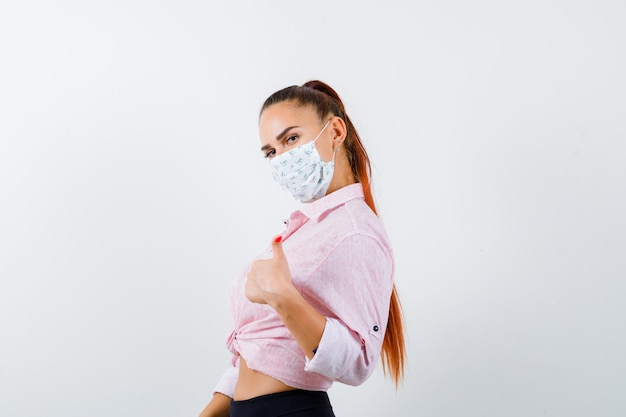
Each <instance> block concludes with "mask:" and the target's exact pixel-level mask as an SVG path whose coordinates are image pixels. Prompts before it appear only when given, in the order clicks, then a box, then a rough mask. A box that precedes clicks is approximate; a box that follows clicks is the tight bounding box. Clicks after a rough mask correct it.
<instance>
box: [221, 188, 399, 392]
mask: <svg viewBox="0 0 626 417" xmlns="http://www.w3.org/2000/svg"><path fill="white" fill-rule="evenodd" d="M286 224H287V227H286V229H285V230H284V232H283V233H282V236H283V250H284V252H285V255H286V256H287V260H288V262H289V269H290V271H291V275H292V280H293V283H294V285H295V286H296V288H297V289H298V290H299V291H300V292H301V293H302V295H303V297H304V298H305V299H306V300H307V302H309V303H310V304H311V305H312V306H313V307H315V309H317V311H319V312H320V313H321V314H322V315H324V316H325V317H326V326H325V328H324V332H323V334H322V339H321V341H320V344H319V347H318V349H317V352H316V353H315V356H314V357H313V359H311V360H309V359H308V358H307V357H306V356H305V355H304V353H303V352H302V350H301V349H300V347H299V346H298V344H297V342H296V341H295V339H294V338H293V336H292V335H291V333H290V332H289V330H288V329H287V327H285V325H284V324H283V322H282V321H281V319H280V318H279V316H278V314H276V312H275V311H274V309H273V308H271V307H270V306H268V305H264V304H255V303H252V302H250V301H248V299H247V298H246V297H245V293H244V285H245V280H246V274H247V272H248V270H249V267H250V264H248V265H247V266H246V267H245V268H244V270H243V271H242V273H241V275H240V277H239V279H238V280H236V281H235V282H234V283H233V286H232V288H231V312H232V319H233V324H234V326H233V329H232V331H231V332H230V334H229V335H228V338H227V347H228V349H229V350H230V351H231V352H232V353H233V358H232V364H231V365H232V366H231V367H230V368H229V369H228V370H227V371H226V372H225V373H224V375H223V376H222V378H221V379H220V381H219V382H218V384H217V386H216V387H215V391H216V392H221V393H223V394H225V395H228V396H229V397H231V398H232V397H233V392H234V389H235V384H236V382H237V376H238V364H239V356H240V355H241V356H242V357H243V358H245V360H246V363H247V364H248V366H249V367H250V368H251V369H254V370H257V371H259V372H262V373H264V374H267V375H270V376H272V377H274V378H276V379H279V380H281V381H282V382H284V383H285V384H287V385H289V386H292V387H295V388H300V389H306V390H314V391H326V390H328V389H329V388H330V387H331V385H332V383H333V381H339V382H342V383H345V384H349V385H359V384H361V383H363V382H364V381H365V380H366V379H367V378H368V377H369V376H370V375H371V374H372V372H373V371H374V368H375V366H376V364H377V363H378V359H379V356H380V350H381V345H382V341H383V337H384V332H385V329H386V326H387V317H388V314H389V300H390V297H391V290H392V285H393V274H394V261H393V253H392V249H391V247H390V244H389V241H388V239H387V235H386V232H385V229H384V227H383V224H382V222H381V221H380V219H379V218H378V217H377V216H376V215H375V214H374V213H373V212H372V210H371V209H370V208H369V207H368V206H367V204H366V203H365V200H364V199H363V188H362V187H361V184H352V185H349V186H346V187H343V188H341V189H339V190H337V191H334V192H332V193H330V194H328V195H326V196H324V197H323V198H321V199H319V200H316V201H314V202H312V203H308V204H303V206H302V208H301V209H300V210H297V211H295V212H294V213H292V214H291V216H290V217H289V220H288V221H287V222H286ZM268 257H271V250H270V247H269V246H268V248H267V249H266V250H265V251H264V252H263V253H262V254H261V255H260V256H259V258H268Z"/></svg>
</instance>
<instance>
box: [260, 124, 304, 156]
mask: <svg viewBox="0 0 626 417" xmlns="http://www.w3.org/2000/svg"><path fill="white" fill-rule="evenodd" d="M296 127H299V126H289V127H288V128H286V129H284V130H283V131H282V132H280V133H279V134H278V135H276V140H280V138H282V137H283V136H285V135H286V134H287V132H289V131H290V130H291V129H293V128H296ZM271 146H272V145H269V144H266V145H263V146H261V151H264V150H266V149H267V148H270V147H271Z"/></svg>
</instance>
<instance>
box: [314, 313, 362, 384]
mask: <svg viewBox="0 0 626 417" xmlns="http://www.w3.org/2000/svg"><path fill="white" fill-rule="evenodd" d="M361 345H362V343H361V341H360V339H359V338H358V337H356V334H354V333H353V332H351V331H350V330H348V328H347V327H346V326H344V325H343V324H342V323H341V322H340V321H339V320H337V319H333V318H329V317H326V326H325V327H324V332H323V333H322V339H321V340H320V344H319V346H318V347H317V351H316V353H315V356H313V359H309V358H308V357H306V356H305V365H304V370H305V371H307V372H316V373H318V374H322V375H324V376H326V377H328V378H331V379H336V378H338V377H340V376H341V375H343V374H344V373H345V372H346V370H347V369H348V367H350V365H351V364H352V363H354V361H355V359H356V358H357V357H358V356H359V354H360V353H361Z"/></svg>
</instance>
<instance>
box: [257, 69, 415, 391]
mask: <svg viewBox="0 0 626 417" xmlns="http://www.w3.org/2000/svg"><path fill="white" fill-rule="evenodd" d="M283 101H294V102H296V103H298V104H300V105H303V106H312V107H313V108H314V109H315V110H316V111H317V114H318V116H319V118H320V120H323V119H324V118H325V117H326V116H327V115H328V114H333V115H335V116H339V117H341V118H342V119H343V121H344V122H345V124H346V128H347V135H346V139H345V141H344V147H345V149H346V153H347V155H348V162H349V163H350V167H351V168H352V173H353V174H354V178H355V179H356V180H357V181H358V182H360V183H361V186H362V187H363V195H364V198H365V202H366V203H367V205H368V206H369V208H370V209H372V211H373V212H374V213H375V214H378V212H377V211H376V205H375V204H374V196H373V194H372V185H371V177H372V167H371V163H370V159H369V156H368V155H367V152H366V151H365V148H364V147H363V144H362V143H361V138H360V137H359V134H358V133H357V131H356V129H355V128H354V125H353V124H352V121H351V120H350V118H349V117H348V114H347V113H346V109H345V107H344V105H343V102H342V101H341V99H340V98H339V95H338V94H337V92H336V91H335V90H333V89H332V88H331V87H330V86H329V85H328V84H325V83H323V82H321V81H318V80H313V81H309V82H307V83H305V84H303V85H302V86H296V85H294V86H291V87H286V88H284V89H282V90H279V91H277V92H275V93H274V94H272V95H271V96H270V97H269V98H268V99H267V100H265V103H263V106H262V107H261V113H263V110H265V109H266V108H268V107H270V106H271V105H273V104H276V103H280V102H283ZM380 355H381V359H382V366H383V372H384V374H385V375H387V376H390V377H391V379H392V380H393V382H394V383H395V385H396V388H397V387H398V385H399V384H400V382H402V380H403V379H404V368H405V365H406V348H405V340H404V318H403V314H402V306H401V304H400V297H399V296H398V293H397V291H396V286H395V284H394V285H393V287H392V291H391V299H390V303H389V318H388V320H387V328H386V330H385V338H384V339H383V345H382V350H381V353H380Z"/></svg>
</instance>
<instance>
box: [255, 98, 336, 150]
mask: <svg viewBox="0 0 626 417" xmlns="http://www.w3.org/2000/svg"><path fill="white" fill-rule="evenodd" d="M329 119H330V117H329ZM327 121H328V120H323V121H321V120H320V119H319V118H318V116H317V112H316V111H315V110H314V109H313V108H312V107H310V106H299V105H297V104H294V103H293V102H289V101H283V102H280V103H276V104H273V105H272V106H270V107H268V108H266V109H265V110H264V111H263V113H262V114H261V117H260V119H259V134H260V137H261V152H263V156H264V157H266V158H273V157H275V156H277V155H280V154H282V153H283V152H285V151H288V150H289V149H291V148H294V147H297V146H300V145H304V144H305V143H308V142H311V141H312V140H314V139H315V138H316V137H317V135H318V134H319V138H318V140H317V142H315V147H316V148H317V152H318V153H319V154H320V157H321V158H322V160H323V161H326V162H328V161H330V160H331V159H332V158H333V141H332V140H333V129H331V126H327V127H326V129H324V130H323V131H322V129H323V128H324V125H325V124H326V122H327ZM320 132H321V133H320Z"/></svg>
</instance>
